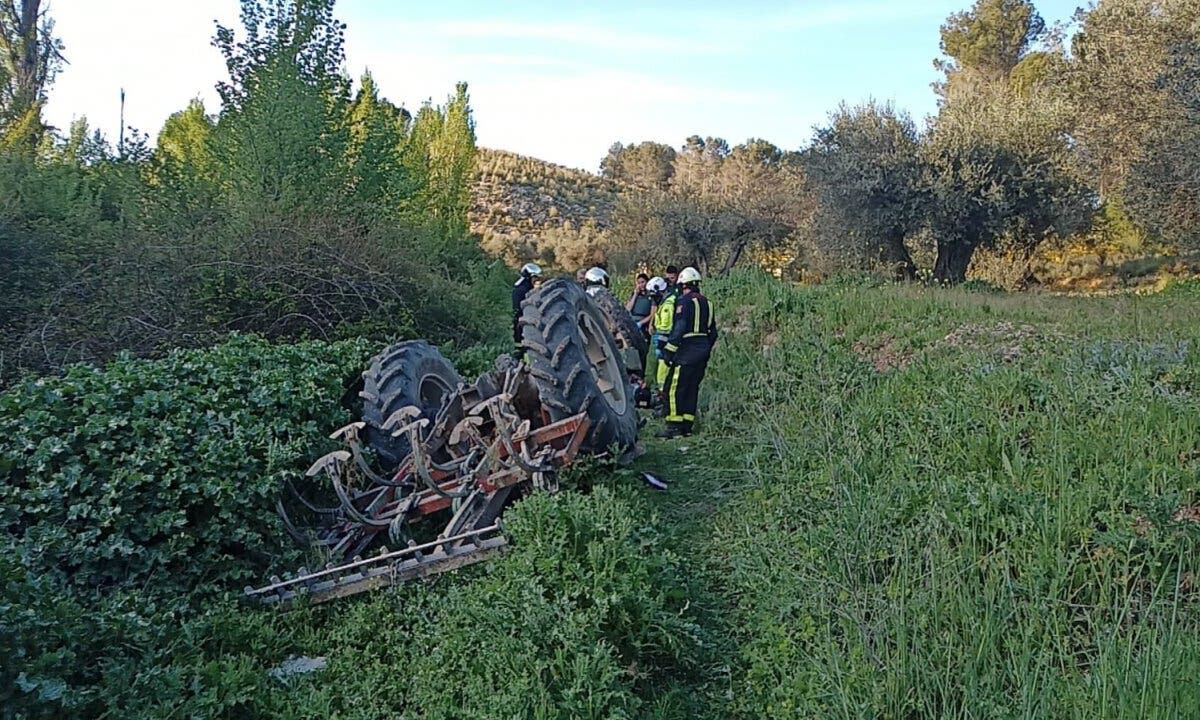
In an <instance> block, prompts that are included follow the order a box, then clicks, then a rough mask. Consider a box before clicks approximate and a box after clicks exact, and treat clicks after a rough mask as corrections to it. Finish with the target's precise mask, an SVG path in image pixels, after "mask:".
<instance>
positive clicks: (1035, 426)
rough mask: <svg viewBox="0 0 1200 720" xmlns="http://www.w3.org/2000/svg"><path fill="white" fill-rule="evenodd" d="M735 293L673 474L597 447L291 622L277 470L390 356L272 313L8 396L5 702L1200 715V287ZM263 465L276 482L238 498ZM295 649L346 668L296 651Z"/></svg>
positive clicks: (269, 709) (615, 713) (125, 709)
mask: <svg viewBox="0 0 1200 720" xmlns="http://www.w3.org/2000/svg"><path fill="white" fill-rule="evenodd" d="M708 292H709V294H710V295H711V296H712V297H713V298H714V299H715V302H716V304H717V309H718V313H719V318H720V319H721V321H722V323H723V326H724V329H725V336H724V339H723V340H722V342H721V345H720V347H719V352H718V354H717V357H716V360H715V362H714V364H713V367H712V368H711V371H710V375H709V378H708V379H707V380H706V382H705V387H704V391H703V395H704V401H705V409H704V413H703V415H704V416H703V418H702V428H701V429H702V433H703V434H702V435H701V436H698V437H697V438H695V439H693V440H688V441H683V442H682V443H679V442H677V443H675V444H652V446H651V452H650V454H649V455H648V456H647V457H646V458H645V459H644V460H643V461H641V462H642V466H643V469H653V470H657V471H659V472H661V473H663V474H664V475H665V476H666V477H667V478H668V479H669V480H671V481H672V488H671V491H670V492H668V493H666V494H661V495H659V494H651V493H650V492H649V491H648V490H647V489H645V488H644V487H643V486H641V485H640V484H638V483H637V482H636V481H635V480H634V478H633V477H632V474H631V473H629V472H627V471H616V470H614V469H612V468H606V467H602V466H597V465H594V464H587V465H585V466H583V467H580V468H578V469H576V470H574V471H573V472H572V476H573V477H572V478H571V481H572V482H571V483H570V484H571V485H573V486H576V487H577V488H578V489H577V490H575V491H572V492H567V493H563V494H562V495H559V496H556V497H537V498H534V499H532V500H530V501H526V502H525V503H522V504H521V505H519V506H518V507H517V508H515V509H514V510H513V511H512V512H511V513H510V514H509V516H508V518H507V519H508V520H509V524H510V526H511V528H512V532H513V535H514V539H515V541H516V542H515V547H514V550H513V551H512V552H511V553H509V554H508V555H506V556H505V557H504V558H503V559H501V560H497V561H495V562H492V563H489V564H486V565H484V566H482V567H477V568H475V569H473V570H472V571H469V572H464V573H461V574H459V575H456V576H454V577H443V578H440V579H438V580H437V581H436V582H434V583H432V584H430V585H424V586H419V585H418V586H407V587H404V588H401V589H399V590H397V591H395V592H386V593H377V594H374V595H372V596H370V597H366V598H361V599H358V600H353V601H347V602H340V603H335V604H332V605H330V606H323V607H317V608H304V609H300V610H297V611H294V612H291V613H286V614H284V613H279V612H275V611H265V610H259V609H255V608H250V607H247V606H245V605H244V604H242V602H241V601H240V598H239V597H238V595H239V589H240V585H241V584H244V578H245V577H246V576H248V575H255V574H256V573H261V572H263V571H264V568H266V567H267V566H269V565H270V561H271V556H272V555H274V556H275V557H276V559H277V560H278V561H280V562H282V561H284V560H286V555H287V552H288V551H287V550H286V549H285V548H283V547H281V546H280V543H281V541H279V540H278V537H280V536H279V535H277V534H276V533H275V531H274V528H273V527H271V525H270V523H271V522H273V520H272V519H271V518H270V513H269V501H270V499H271V498H270V489H271V488H272V487H274V484H275V483H277V482H278V479H279V477H280V476H281V473H290V472H300V471H302V470H303V468H304V467H306V465H307V462H308V461H309V460H310V459H311V458H312V457H315V456H316V454H319V452H321V449H320V444H319V440H320V438H322V437H324V435H325V433H326V432H327V430H328V429H330V428H332V427H336V425H337V424H339V423H340V422H342V421H343V420H344V411H343V410H341V409H340V405H339V402H338V400H339V397H340V393H341V391H342V385H341V382H342V377H341V376H342V375H343V374H344V373H345V372H346V371H347V370H349V371H350V372H353V369H356V368H357V367H359V366H360V365H361V361H362V359H363V358H364V357H365V355H366V354H369V352H370V350H371V348H367V347H364V346H362V345H361V344H355V343H342V344H331V345H324V344H319V343H312V344H305V345H301V346H269V345H266V344H261V343H258V342H257V341H253V340H246V339H241V340H235V341H234V342H233V343H231V344H229V345H227V346H222V347H220V348H218V349H216V350H213V351H206V352H199V353H181V354H178V355H174V356H172V357H171V358H168V359H167V360H165V361H155V362H145V361H121V362H118V363H117V364H116V365H114V366H112V367H110V368H109V369H108V370H106V371H105V372H96V371H88V370H84V369H79V370H75V371H72V373H71V374H69V375H68V376H67V377H66V378H64V379H61V380H43V381H36V382H31V383H29V384H26V385H21V386H19V387H17V388H14V389H13V390H11V391H9V392H8V393H6V394H4V395H3V396H0V424H3V428H4V432H3V434H2V435H0V443H3V445H2V446H0V447H2V448H3V455H0V458H2V460H3V462H4V463H5V465H4V470H5V472H6V473H7V479H6V481H5V482H4V484H3V489H2V492H4V493H5V494H4V501H3V508H2V511H3V515H0V518H2V519H3V522H4V525H5V536H4V542H5V545H6V546H5V548H4V552H3V553H0V558H3V559H0V580H2V581H3V594H2V596H0V652H3V653H4V654H5V656H6V657H7V658H13V659H14V661H12V662H6V663H5V664H4V669H3V671H2V672H0V681H2V682H3V687H2V689H0V696H2V698H3V702H2V703H0V704H2V705H3V707H4V708H5V709H4V711H3V712H4V713H5V714H6V715H12V716H98V715H107V716H110V717H219V716H225V717H364V718H365V717H381V716H389V717H412V718H417V717H420V718H443V717H444V718H451V717H455V718H462V717H479V718H492V717H542V718H560V717H561V718H567V717H583V718H632V717H657V718H685V717H712V718H729V717H745V718H760V717H778V718H787V717H845V718H852V717H853V718H857V717H892V718H901V717H903V718H934V717H937V718H942V717H1013V718H1017V717H1021V718H1025V717H1030V718H1032V717H1054V718H1084V717H1087V718H1093V717H1104V718H1120V717H1180V716H1186V715H1188V714H1189V713H1191V712H1193V708H1195V707H1198V706H1200V690H1198V689H1197V686H1196V685H1195V683H1194V677H1195V676H1196V674H1197V672H1198V671H1200V640H1198V639H1197V630H1198V629H1200V604H1198V602H1200V580H1198V579H1197V578H1198V577H1200V554H1198V553H1197V550H1198V549H1200V548H1198V542H1200V523H1198V521H1200V509H1198V507H1200V497H1198V495H1200V483H1198V481H1197V480H1198V476H1197V473H1198V471H1200V433H1198V432H1197V429H1198V426H1200V409H1198V408H1197V406H1196V402H1195V397H1194V395H1195V393H1196V392H1198V391H1200V358H1197V355H1196V347H1197V334H1198V333H1200V331H1198V330H1197V329H1196V328H1197V327H1198V325H1197V323H1196V320H1197V315H1198V314H1200V313H1198V312H1197V311H1198V308H1200V304H1197V301H1196V299H1195V297H1196V293H1195V292H1194V290H1193V289H1192V288H1191V287H1190V286H1188V285H1186V284H1184V285H1179V286H1175V287H1172V288H1169V289H1168V290H1167V291H1166V292H1164V293H1160V294H1158V295H1153V296H1145V297H1141V296H1129V297H1114V298H1103V299H1078V298H1054V297H1045V296H1033V295H1008V294H1003V293H975V292H969V291H967V290H951V291H946V290H932V289H918V288H897V287H879V286H868V285H863V284H855V283H847V284H830V285H826V286H823V287H819V288H795V287H789V286H786V285H783V284H779V283H776V282H775V281H773V280H769V279H767V278H765V277H763V276H760V275H755V274H743V275H739V276H736V277H734V278H732V279H730V280H727V281H723V282H720V283H712V284H711V287H709V288H708ZM476 355H478V356H479V357H476ZM482 358H483V354H480V353H473V352H472V351H466V352H465V353H464V354H463V358H462V359H463V360H464V361H465V362H467V364H470V365H473V366H474V365H479V366H480V367H478V368H476V369H480V370H481V369H482V366H483V364H484V363H483V359H482ZM223 388H228V389H227V390H226V389H223ZM217 408H219V410H218V409H217ZM108 437H112V438H113V439H112V442H115V443H117V444H118V445H120V447H111V448H110V447H107V446H102V443H104V442H106V440H105V439H104V438H108ZM171 438H175V441H173V442H170V440H171ZM181 438H184V439H182V440H181ZM201 450H203V451H202V452H201ZM245 458H249V459H248V460H247V459H245ZM185 469H186V470H191V469H197V470H201V471H203V472H200V473H198V474H195V475H193V474H192V473H190V472H184V471H185ZM239 473H241V474H239ZM189 477H195V478H197V479H200V478H203V482H201V483H200V485H199V486H198V487H196V488H192V487H189V486H188V485H187V481H186V480H184V479H183V478H189ZM230 483H237V484H239V485H241V486H246V487H250V488H255V489H256V490H255V492H253V493H251V495H252V497H254V498H256V499H255V500H254V501H253V502H251V503H249V504H247V505H245V506H239V507H232V506H230V505H229V504H228V502H227V499H228V498H229V497H230V496H231V492H230V485H229V484H230ZM258 489H261V492H259V490H258ZM180 505H182V506H183V507H184V508H185V509H184V511H182V514H180V513H177V512H175V511H174V510H173V509H174V508H178V507H179V506H180ZM173 513H174V514H173ZM160 526H161V527H160ZM227 537H230V538H234V539H236V541H237V543H238V544H237V545H236V546H233V545H230V544H229V543H228V542H226V541H225V540H224V538H227ZM189 558H190V559H192V561H191V562H188V561H187V559H189ZM280 558H283V560H280ZM297 658H301V659H304V658H308V659H312V661H313V664H314V665H315V666H317V667H321V668H322V669H318V670H317V671H315V672H311V673H306V674H300V675H295V676H291V677H284V676H282V675H280V674H279V673H275V674H272V673H271V670H272V669H276V668H280V667H281V666H284V664H285V663H287V662H288V661H289V660H295V659H297ZM318 659H319V661H318Z"/></svg>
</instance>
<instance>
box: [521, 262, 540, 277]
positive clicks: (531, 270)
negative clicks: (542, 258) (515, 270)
mask: <svg viewBox="0 0 1200 720" xmlns="http://www.w3.org/2000/svg"><path fill="white" fill-rule="evenodd" d="M541 276H542V268H541V267H540V266H539V265H538V264H537V263H525V266H524V267H522V268H521V277H523V278H535V277H541Z"/></svg>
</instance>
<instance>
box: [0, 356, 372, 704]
mask: <svg viewBox="0 0 1200 720" xmlns="http://www.w3.org/2000/svg"><path fill="white" fill-rule="evenodd" d="M373 350H374V348H373V346H371V345H370V344H368V343H363V342H345V343H336V344H328V345H325V344H317V343H306V344H298V345H279V346H273V345H269V344H267V343H265V342H263V341H262V340H258V339H253V338H234V339H233V340H231V341H230V342H228V343H226V344H224V345H221V346H218V347H215V348H213V349H210V350H202V351H186V352H185V351H180V352H175V353H172V354H171V355H170V356H169V357H167V358H165V359H162V360H153V361H147V360H136V359H132V358H127V357H126V358H121V359H118V360H117V361H115V362H113V363H112V364H111V365H109V366H108V367H107V368H105V369H103V370H99V369H95V368H91V367H86V366H78V367H74V368H71V369H70V370H69V371H68V372H67V373H66V374H65V375H64V376H63V377H61V378H42V379H36V380H35V379H31V380H27V381H25V382H23V383H21V384H20V385H17V386H15V387H13V388H11V389H10V390H8V391H7V392H5V393H4V394H2V395H0V432H2V433H3V439H2V440H0V463H2V465H0V470H2V471H3V476H4V478H5V482H4V483H3V485H2V486H0V525H2V526H3V530H4V535H3V537H4V541H3V545H4V546H3V552H2V553H0V555H3V557H4V558H5V561H4V564H3V565H0V572H2V573H3V577H4V584H3V594H2V596H0V606H2V607H4V608H7V610H6V615H7V616H8V617H10V618H12V621H11V622H6V623H5V625H4V627H3V630H0V650H3V651H4V652H5V655H6V657H9V658H11V659H12V662H10V663H6V665H5V671H4V673H3V674H2V675H0V683H2V684H3V688H4V689H3V691H2V694H4V695H9V694H10V693H14V692H15V691H14V684H15V686H22V685H24V686H29V687H24V688H22V693H19V694H18V695H19V696H21V697H24V698H25V699H27V700H28V699H31V697H28V696H29V694H30V693H33V694H34V696H39V697H40V699H41V700H45V701H50V700H56V699H57V698H54V697H45V693H46V691H47V690H48V689H49V688H59V687H66V686H69V687H71V691H70V694H71V695H74V694H75V693H77V692H80V691H81V690H82V691H86V690H87V688H86V687H83V688H79V687H75V686H76V685H79V684H82V685H84V686H87V685H89V684H91V683H94V682H96V675H95V674H96V673H97V672H102V671H103V669H104V668H103V666H104V664H105V663H104V662H103V661H102V658H106V657H113V658H117V657H120V656H121V655H123V654H124V653H125V652H128V650H126V649H120V650H118V649H117V648H118V647H121V648H126V647H127V644H128V646H129V647H133V648H137V647H139V646H140V643H142V642H144V643H145V645H141V647H143V648H144V647H146V646H149V645H152V644H154V643H157V642H162V641H163V639H164V638H165V637H166V636H167V635H168V634H169V633H170V632H171V631H172V630H171V628H172V626H173V625H174V624H175V623H176V622H177V620H178V618H177V617H176V616H174V615H173V614H174V613H176V612H182V613H184V614H185V615H186V613H187V612H188V611H187V610H186V609H185V608H187V607H188V606H189V605H191V604H192V603H194V602H196V601H197V600H199V599H200V598H208V597H214V596H218V595H219V594H220V593H221V591H222V590H229V589H232V588H234V587H241V585H244V584H245V583H247V582H252V581H254V580H257V579H259V578H260V577H261V576H262V574H263V573H264V572H265V571H266V570H267V569H268V567H270V566H271V564H272V563H273V562H281V561H282V562H289V561H291V562H295V561H296V556H297V554H296V553H295V552H294V551H293V550H291V549H290V541H289V540H288V538H287V536H286V534H284V532H283V529H282V527H281V526H280V523H279V521H278V518H277V517H276V516H275V513H274V511H273V508H274V503H275V499H276V497H277V496H278V493H279V491H280V488H281V482H282V481H283V480H284V479H296V478H298V477H299V475H300V474H301V473H302V472H303V469H304V467H305V465H306V463H307V462H309V461H310V460H311V459H312V457H314V456H315V455H316V454H318V453H319V452H320V451H321V446H320V442H319V441H320V439H321V438H323V437H324V436H325V435H327V434H328V432H329V431H330V429H332V428H336V427H339V426H341V425H342V424H344V423H345V422H347V421H348V419H349V418H348V417H347V415H346V414H345V411H344V410H343V409H342V408H341V407H340V406H339V398H340V397H341V395H342V394H343V393H344V391H345V383H346V381H347V380H348V379H353V377H354V376H355V375H356V374H357V372H358V371H359V369H360V368H361V367H362V365H363V364H364V362H365V360H366V358H367V357H368V356H369V355H370V353H371V352H373ZM118 638H119V639H120V642H117V639H118ZM109 643H111V645H109ZM114 653H115V655H114ZM97 663H99V664H97ZM19 674H23V677H24V679H21V677H19ZM34 686H36V688H35V687H34ZM37 688H40V689H37ZM35 689H36V692H35ZM85 694H86V693H85ZM81 702H82V700H81Z"/></svg>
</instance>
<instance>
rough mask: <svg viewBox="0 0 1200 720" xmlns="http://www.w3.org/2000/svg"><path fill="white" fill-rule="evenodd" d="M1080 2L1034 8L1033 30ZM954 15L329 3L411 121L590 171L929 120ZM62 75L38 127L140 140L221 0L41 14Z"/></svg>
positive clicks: (933, 10)
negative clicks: (439, 119) (842, 114)
mask: <svg viewBox="0 0 1200 720" xmlns="http://www.w3.org/2000/svg"><path fill="white" fill-rule="evenodd" d="M1081 2H1082V0H1040V1H1039V2H1038V3H1037V4H1038V8H1039V10H1040V11H1041V13H1042V15H1043V17H1045V19H1046V21H1047V22H1048V23H1053V22H1057V21H1065V20H1069V19H1070V17H1071V16H1072V14H1073V13H1074V10H1075V7H1076V5H1078V4H1080V3H1081ZM969 4H970V2H969V0H891V1H887V0H843V1H842V2H837V1H835V0H794V1H792V2H784V1H783V0H757V1H751V2H743V3H741V4H740V5H738V6H737V7H735V6H733V5H732V4H725V3H706V2H695V1H693V2H687V1H685V0H667V1H664V2H631V1H628V0H618V1H615V2H606V3H592V4H587V5H584V4H574V3H567V2H547V1H534V0H526V1H522V2H495V1H493V2H483V1H475V2H467V1H463V0H444V1H442V2H419V3H416V2H413V3H409V2H394V1H390V0H341V1H340V2H339V3H338V16H339V17H340V18H341V19H342V20H344V21H345V22H346V23H348V25H349V28H348V30H347V37H346V51H347V59H348V63H349V71H350V73H351V74H352V75H354V76H355V77H357V76H358V75H359V74H361V72H362V71H363V69H364V68H370V70H371V71H372V73H373V74H374V75H375V77H376V79H377V80H378V82H379V85H380V87H381V89H382V91H383V94H384V95H386V96H388V97H389V98H390V99H391V100H393V101H394V102H397V103H400V104H403V105H405V106H406V107H409V108H413V107H416V106H418V105H419V104H420V103H421V101H423V100H424V99H426V98H433V99H434V100H435V101H440V100H442V99H444V98H445V96H446V95H448V94H449V93H450V92H451V91H452V90H453V86H454V83H455V81H457V80H466V81H467V82H468V83H470V89H471V96H472V105H473V107H474V109H475V117H476V121H477V132H478V135H479V142H480V144H481V145H484V146H487V147H498V148H503V149H507V150H513V151H515V152H520V153H525V154H528V155H534V156H536V157H540V158H543V159H546V160H551V161H554V162H558V163H562V164H564V165H569V166H573V167H580V168H585V169H589V170H594V169H596V167H597V166H598V164H599V161H600V158H601V157H602V156H603V154H604V152H605V151H606V150H607V148H608V146H609V145H611V144H612V143H613V142H615V141H618V140H619V141H623V142H634V141H640V140H657V141H660V142H665V143H669V144H671V145H674V146H679V145H680V144H682V142H683V140H684V138H686V137H687V136H688V135H692V134H699V135H717V136H721V137H724V138H725V139H727V140H729V141H731V142H733V143H737V142H740V141H742V140H745V139H747V138H750V137H761V138H765V139H767V140H770V141H772V142H774V143H776V144H778V145H780V146H782V147H785V148H788V149H792V148H798V147H801V146H803V145H804V144H805V143H806V142H807V141H808V139H809V138H810V137H811V135H812V128H813V126H814V125H815V124H817V123H820V122H821V121H822V120H823V119H824V118H825V116H826V115H827V113H828V112H829V111H830V110H832V109H833V108H834V107H836V106H837V104H838V102H839V101H842V100H845V101H848V102H857V101H861V100H865V99H868V98H875V99H879V100H888V101H893V102H894V103H895V104H896V105H897V106H899V107H901V108H904V109H907V110H908V111H910V112H911V113H912V114H913V115H914V117H916V118H917V119H921V118H922V117H924V116H925V115H927V114H929V113H932V112H933V111H934V110H935V109H936V102H935V98H934V95H933V92H932V91H931V90H930V83H932V82H933V81H934V80H936V79H937V73H936V72H935V71H934V69H933V65H932V62H933V60H934V58H935V57H937V55H938V28H939V26H940V25H941V23H942V21H943V20H944V19H945V18H946V16H947V15H949V14H950V13H952V12H955V11H957V10H961V9H964V8H965V7H967V6H968V5H969ZM49 5H50V10H51V12H52V14H53V15H54V17H55V19H56V21H57V23H58V30H59V33H60V35H61V36H62V38H63V40H64V42H65V43H66V46H67V48H66V56H67V59H68V61H69V62H70V64H69V65H68V66H67V67H66V68H65V69H64V71H63V73H62V75H61V76H60V77H59V79H58V82H57V84H56V85H55V87H54V89H53V91H52V94H51V100H50V105H49V108H48V113H47V115H48V119H49V120H50V121H51V122H52V123H54V124H56V125H59V126H61V127H66V125H67V124H68V123H69V122H70V121H71V118H72V117H73V116H76V115H87V117H88V118H89V120H90V121H91V122H92V124H93V125H96V126H99V127H100V128H101V129H103V130H104V131H105V132H106V133H107V134H109V135H110V136H113V137H115V135H116V131H117V127H118V125H119V123H118V120H117V118H118V95H119V89H120V88H121V87H122V86H124V87H125V89H126V93H127V98H126V123H127V124H130V125H133V126H135V127H137V128H139V129H141V130H143V131H145V132H148V133H150V135H151V137H153V136H154V135H155V134H156V133H157V131H158V129H159V128H160V127H161V125H162V123H163V121H164V120H165V119H166V117H167V116H168V115H169V114H170V113H171V112H173V111H175V110H178V109H181V108H182V107H184V106H185V105H186V104H187V101H188V100H189V99H190V98H192V97H196V96H199V97H201V98H203V99H205V101H206V104H207V105H208V107H209V109H210V110H212V111H215V109H216V107H217V103H216V95H215V92H214V91H213V86H214V84H215V83H216V82H217V81H218V80H219V79H221V77H222V76H223V74H224V67H223V64H222V62H221V58H220V55H219V54H218V53H217V51H216V50H215V49H214V48H212V47H211V45H210V44H209V41H210V39H211V37H212V31H213V20H214V19H218V18H219V19H221V21H222V22H224V23H226V24H229V23H234V24H236V23H237V8H238V3H237V2H236V0H102V1H101V0H49Z"/></svg>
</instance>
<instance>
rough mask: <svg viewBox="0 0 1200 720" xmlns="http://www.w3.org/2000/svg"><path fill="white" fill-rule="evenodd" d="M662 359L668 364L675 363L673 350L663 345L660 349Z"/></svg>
mask: <svg viewBox="0 0 1200 720" xmlns="http://www.w3.org/2000/svg"><path fill="white" fill-rule="evenodd" d="M662 359H663V360H664V361H666V363H667V364H668V365H674V364H675V351H674V350H668V349H666V348H665V347H664V348H663V350H662Z"/></svg>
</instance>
